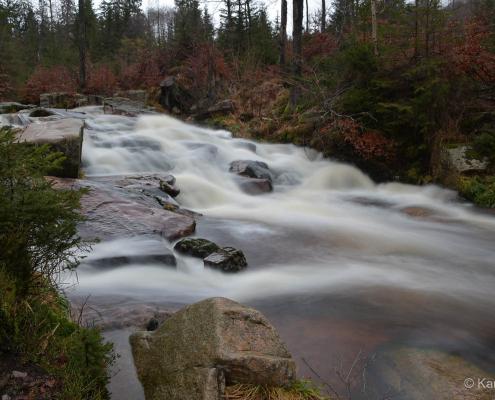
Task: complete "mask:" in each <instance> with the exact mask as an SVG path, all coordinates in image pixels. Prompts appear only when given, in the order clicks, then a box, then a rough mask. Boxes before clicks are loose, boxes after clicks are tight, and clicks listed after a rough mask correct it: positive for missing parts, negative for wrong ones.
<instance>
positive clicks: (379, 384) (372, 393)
mask: <svg viewBox="0 0 495 400" xmlns="http://www.w3.org/2000/svg"><path fill="white" fill-rule="evenodd" d="M469 378H471V379H473V380H474V382H473V387H466V384H465V383H467V384H468V386H469V384H470V381H468V380H466V379H469ZM478 378H486V380H492V379H494V378H495V376H494V375H493V374H490V373H489V372H487V371H483V370H482V369H480V368H479V367H477V366H475V365H474V364H472V363H470V362H469V361H467V360H465V359H463V358H462V357H460V356H458V355H453V354H448V353H445V352H442V351H439V350H434V349H421V348H414V347H407V346H398V347H392V346H391V347H388V348H386V349H383V350H381V351H379V352H378V353H377V354H376V356H375V357H374V359H373V362H371V363H370V364H369V365H368V367H367V370H366V387H367V397H368V398H384V397H385V396H387V397H389V398H393V399H398V400H424V399H435V400H463V399H478V400H483V399H486V400H489V399H491V398H492V397H493V389H483V388H482V387H481V388H478V386H477V382H478ZM475 385H476V387H475Z"/></svg>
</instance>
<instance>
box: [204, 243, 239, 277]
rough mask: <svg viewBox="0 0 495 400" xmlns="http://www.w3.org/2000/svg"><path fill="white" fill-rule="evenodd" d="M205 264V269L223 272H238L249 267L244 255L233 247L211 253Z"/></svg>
mask: <svg viewBox="0 0 495 400" xmlns="http://www.w3.org/2000/svg"><path fill="white" fill-rule="evenodd" d="M203 262H204V265H205V267H208V268H213V269H219V270H221V271H223V272H238V271H241V270H243V269H244V268H246V267H247V261H246V257H245V256H244V253H243V252H242V251H241V250H237V249H234V248H233V247H223V248H221V249H219V250H217V251H215V252H214V253H211V254H210V255H209V256H208V257H206V258H205V259H204V260H203Z"/></svg>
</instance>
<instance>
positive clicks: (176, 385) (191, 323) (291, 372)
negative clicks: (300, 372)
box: [130, 298, 295, 400]
mask: <svg viewBox="0 0 495 400" xmlns="http://www.w3.org/2000/svg"><path fill="white" fill-rule="evenodd" d="M130 342H131V346H132V353H133V356H134V362H135V365H136V369H137V373H138V376H139V379H140V381H141V383H142V384H143V387H144V391H145V395H146V399H148V400H185V399H187V400H222V399H223V394H224V388H225V385H230V384H235V383H252V384H260V385H270V386H286V385H289V384H290V383H291V382H292V381H293V380H294V379H295V363H294V360H293V359H292V358H291V355H290V354H289V352H288V351H287V349H286V347H285V345H284V344H283V343H282V341H281V340H280V337H279V336H278V334H277V332H276V331H275V329H274V328H273V326H272V325H271V324H270V323H269V322H268V320H267V319H266V318H265V317H264V316H263V315H262V314H261V313H260V312H259V311H256V310H254V309H252V308H248V307H245V306H243V305H241V304H239V303H236V302H234V301H232V300H229V299H225V298H211V299H207V300H204V301H201V302H199V303H196V304H193V305H190V306H187V307H185V308H183V309H182V310H180V311H178V312H177V313H176V314H174V315H173V316H171V317H170V318H169V319H167V320H166V321H165V322H164V323H163V324H162V325H161V326H160V327H159V328H158V329H157V330H156V331H153V332H138V333H135V334H133V335H132V336H131V337H130Z"/></svg>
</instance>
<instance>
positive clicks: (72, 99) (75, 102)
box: [40, 92, 86, 109]
mask: <svg viewBox="0 0 495 400" xmlns="http://www.w3.org/2000/svg"><path fill="white" fill-rule="evenodd" d="M82 105H86V102H85V96H84V95H80V94H77V93H67V92H53V93H42V94H40V107H42V108H65V109H67V108H74V107H79V106H82Z"/></svg>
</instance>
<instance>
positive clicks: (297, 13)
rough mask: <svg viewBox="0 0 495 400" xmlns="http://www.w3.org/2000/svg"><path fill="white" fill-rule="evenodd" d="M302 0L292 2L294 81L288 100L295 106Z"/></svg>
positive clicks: (299, 54)
mask: <svg viewBox="0 0 495 400" xmlns="http://www.w3.org/2000/svg"><path fill="white" fill-rule="evenodd" d="M303 12H304V3H303V0H293V3H292V24H293V28H292V48H293V53H294V54H293V60H292V68H293V74H294V83H293V85H292V90H291V94H290V102H291V105H292V106H295V105H296V104H297V102H298V100H299V97H300V95H301V88H300V86H299V80H300V78H301V75H302V28H303Z"/></svg>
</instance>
